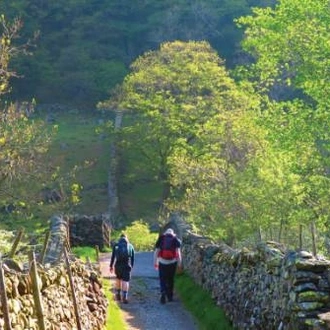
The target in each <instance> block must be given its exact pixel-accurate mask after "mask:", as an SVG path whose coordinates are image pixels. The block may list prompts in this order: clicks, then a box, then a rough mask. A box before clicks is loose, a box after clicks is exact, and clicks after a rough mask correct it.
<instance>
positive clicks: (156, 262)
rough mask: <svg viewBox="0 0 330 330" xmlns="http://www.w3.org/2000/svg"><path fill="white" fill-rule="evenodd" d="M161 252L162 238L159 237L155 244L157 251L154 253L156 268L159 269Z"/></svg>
mask: <svg viewBox="0 0 330 330" xmlns="http://www.w3.org/2000/svg"><path fill="white" fill-rule="evenodd" d="M159 251H160V237H158V239H157V242H156V244H155V251H154V268H155V269H158V256H159Z"/></svg>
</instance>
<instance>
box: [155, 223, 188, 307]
mask: <svg viewBox="0 0 330 330" xmlns="http://www.w3.org/2000/svg"><path fill="white" fill-rule="evenodd" d="M154 267H155V269H156V270H157V269H158V274H159V282H160V294H161V296H160V302H161V304H165V303H166V298H167V300H168V301H173V289H174V276H175V272H176V269H177V267H179V268H180V269H181V267H182V258H181V241H180V240H179V239H178V238H177V236H176V235H175V233H174V231H173V229H172V228H168V229H167V230H166V231H165V232H164V234H163V235H161V236H159V238H158V239H157V242H156V244H155V252H154Z"/></svg>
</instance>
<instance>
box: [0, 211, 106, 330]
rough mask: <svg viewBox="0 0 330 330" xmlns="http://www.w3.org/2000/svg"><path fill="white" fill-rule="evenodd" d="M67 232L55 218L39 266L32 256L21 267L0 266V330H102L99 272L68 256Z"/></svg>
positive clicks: (12, 263)
mask: <svg viewBox="0 0 330 330" xmlns="http://www.w3.org/2000/svg"><path fill="white" fill-rule="evenodd" d="M68 228H69V221H68V218H67V217H63V216H61V215H55V216H53V217H52V218H51V220H50V235H49V240H48V241H47V244H46V245H45V246H46V248H45V254H44V255H42V253H41V254H39V255H38V258H37V259H38V260H39V261H38V262H37V261H36V258H34V253H33V254H32V256H33V257H32V258H30V263H29V264H27V265H23V267H22V266H21V265H18V264H17V263H16V262H15V261H14V260H11V259H7V260H3V261H1V262H0V266H2V268H0V275H1V276H0V284H1V285H0V297H1V303H0V330H2V329H6V330H11V329H13V330H23V329H29V330H37V329H47V330H76V329H77V330H101V329H104V325H105V322H106V315H107V304H108V302H107V299H106V296H105V294H104V292H103V289H102V284H101V282H100V280H99V279H100V276H101V275H100V274H99V269H98V268H97V267H96V266H95V265H92V264H90V263H88V264H86V263H84V262H82V261H81V260H79V259H76V258H75V257H74V256H73V255H71V254H70V253H69V251H68V244H67V242H68ZM5 298H7V299H5ZM6 324H7V325H6Z"/></svg>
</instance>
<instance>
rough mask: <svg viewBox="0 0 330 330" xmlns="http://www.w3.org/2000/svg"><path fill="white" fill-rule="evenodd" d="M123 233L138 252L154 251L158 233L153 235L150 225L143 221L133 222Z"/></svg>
mask: <svg viewBox="0 0 330 330" xmlns="http://www.w3.org/2000/svg"><path fill="white" fill-rule="evenodd" d="M123 231H124V232H125V234H126V235H127V237H128V239H129V241H130V242H131V243H132V244H133V246H134V249H135V250H136V251H152V250H153V249H154V246H155V243H156V240H157V238H158V233H151V232H150V229H149V225H148V224H147V223H145V222H143V220H136V221H134V222H132V224H131V225H129V226H127V227H126V228H125V229H124V230H123Z"/></svg>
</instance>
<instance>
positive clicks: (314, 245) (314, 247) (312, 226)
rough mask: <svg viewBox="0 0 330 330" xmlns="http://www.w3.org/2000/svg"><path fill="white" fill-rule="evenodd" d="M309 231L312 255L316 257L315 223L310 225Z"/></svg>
mask: <svg viewBox="0 0 330 330" xmlns="http://www.w3.org/2000/svg"><path fill="white" fill-rule="evenodd" d="M311 231H312V242H313V255H314V257H316V255H317V249H316V226H315V221H314V220H313V221H312V224H311Z"/></svg>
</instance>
